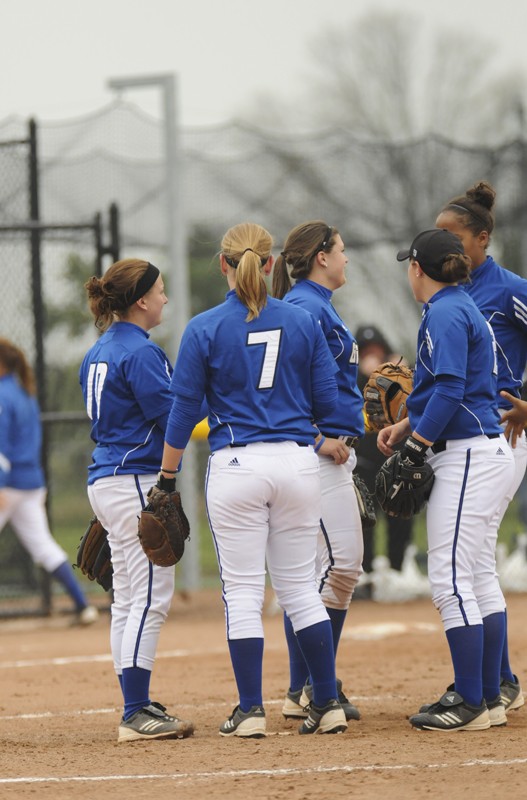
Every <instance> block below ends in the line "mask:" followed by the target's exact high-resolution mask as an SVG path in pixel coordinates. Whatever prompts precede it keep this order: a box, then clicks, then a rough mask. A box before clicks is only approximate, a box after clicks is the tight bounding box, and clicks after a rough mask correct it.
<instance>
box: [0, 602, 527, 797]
mask: <svg viewBox="0 0 527 800" xmlns="http://www.w3.org/2000/svg"><path fill="white" fill-rule="evenodd" d="M508 600H509V616H510V649H511V658H512V663H513V666H514V668H515V669H516V671H517V672H518V673H519V675H520V677H521V678H522V680H523V683H524V685H526V686H527V630H526V626H525V610H526V600H527V597H526V596H525V595H511V596H510V597H509V598H508ZM265 630H266V647H265V656H264V659H265V660H264V700H265V705H266V710H267V729H268V731H269V732H270V733H271V734H274V735H269V736H268V737H267V738H266V739H261V740H246V741H243V740H239V739H223V738H221V737H220V736H218V733H217V731H218V725H219V724H220V723H221V722H222V721H223V719H224V718H225V717H226V716H227V715H228V714H229V713H230V711H231V708H232V706H233V705H234V704H235V690H234V680H233V677H232V673H231V668H230V662H229V658H228V651H227V647H226V643H225V631H224V622H223V606H222V603H221V599H220V596H219V592H218V591H217V590H210V591H206V592H200V593H196V594H195V595H193V596H191V597H190V598H189V599H187V600H185V599H183V598H182V597H180V596H175V597H174V602H173V606H172V611H171V614H170V617H169V619H168V621H167V623H166V624H165V626H164V628H163V631H162V634H161V640H160V645H159V657H158V661H157V664H156V670H155V672H154V676H153V680H152V699H155V700H159V701H161V702H163V703H164V704H165V705H167V706H168V708H169V710H171V711H177V713H178V714H179V715H180V716H184V717H186V718H190V719H192V720H193V721H194V723H195V725H196V733H195V734H194V736H193V737H192V738H191V739H187V740H183V741H166V742H162V741H159V742H147V743H145V742H134V743H122V744H118V743H117V726H118V723H119V718H120V696H119V691H118V685H117V681H116V679H115V677H114V674H113V669H112V665H111V661H110V657H109V616H108V614H106V613H105V614H103V615H102V617H101V619H100V620H99V621H98V622H97V623H96V624H95V625H93V626H92V627H90V628H88V629H79V628H76V627H71V621H70V619H69V618H68V617H67V616H63V615H58V616H56V617H52V618H50V619H46V620H44V621H43V620H20V621H5V622H0V681H1V684H2V693H1V701H0V721H1V723H2V728H1V731H2V732H1V744H0V797H1V798H4V797H5V798H11V797H13V798H15V797H16V798H29V797H34V796H35V795H36V794H39V795H40V796H44V797H50V798H51V797H53V798H59V800H63V799H64V800H65V799H66V798H72V797H75V798H88V797H90V798H92V797H94V796H97V797H112V798H114V800H124V798H143V797H144V798H146V797H149V798H150V797H154V796H155V797H158V798H165V797H169V796H170V797H174V796H175V797H183V796H184V797H185V798H188V800H198V798H199V799H200V800H201V798H205V797H206V798H207V799H208V800H216V799H217V798H221V799H222V800H224V798H225V797H229V798H241V797H245V796H247V795H249V796H250V797H251V800H260V798H288V800H301V799H303V798H311V797H313V798H320V797H323V798H328V799H329V798H331V800H343V798H346V800H347V799H348V798H349V797H350V796H352V797H360V798H361V800H372V799H373V798H379V797H382V796H383V797H385V798H387V799H388V800H392V798H393V799H395V800H397V799H398V798H403V797H404V798H417V797H419V798H422V797H423V796H424V797H433V798H446V797H448V798H449V799H450V800H457V799H458V798H461V797H463V796H464V795H465V794H466V793H467V792H470V793H471V795H472V797H477V798H478V800H484V798H493V800H494V799H495V798H496V797H505V796H507V797H523V796H525V791H526V790H525V786H526V781H527V705H526V706H525V707H524V708H523V709H521V710H519V711H516V712H511V713H509V722H508V725H507V727H505V728H493V729H490V730H488V731H484V732H481V733H468V732H458V733H425V732H420V731H415V730H413V729H412V728H411V727H410V725H409V724H408V721H407V719H406V717H407V716H408V715H409V714H411V713H414V712H415V711H416V710H417V708H418V706H419V705H420V704H421V703H422V702H425V701H427V700H433V699H436V698H437V697H438V696H439V694H441V693H442V691H443V690H444V688H445V687H446V685H447V683H448V682H449V681H450V679H451V672H450V666H449V665H450V659H449V655H448V651H447V646H446V640H445V638H444V635H443V633H442V630H441V627H440V620H439V617H438V615H437V613H436V612H435V610H434V609H433V607H432V604H431V601H430V600H423V601H418V602H414V603H405V604H401V605H384V604H378V603H374V602H367V601H355V602H354V603H353V604H352V608H351V611H350V614H349V615H348V620H347V623H346V626H345V629H344V634H343V640H342V644H341V648H340V653H339V664H338V674H339V677H341V678H342V679H343V682H344V688H345V690H346V692H347V694H348V696H349V697H350V699H352V700H353V701H354V702H355V703H356V704H357V705H358V706H359V707H360V710H361V713H362V719H361V721H360V722H352V723H350V726H349V730H348V731H347V733H345V734H342V735H339V736H312V737H311V736H306V737H304V736H302V737H300V736H299V735H298V734H297V723H293V722H286V721H285V720H284V719H283V717H282V715H281V713H280V710H281V703H282V699H283V696H284V693H285V691H286V689H287V682H288V680H287V679H288V670H287V656H286V648H285V643H284V637H283V633H282V623H281V619H280V617H279V616H266V618H265Z"/></svg>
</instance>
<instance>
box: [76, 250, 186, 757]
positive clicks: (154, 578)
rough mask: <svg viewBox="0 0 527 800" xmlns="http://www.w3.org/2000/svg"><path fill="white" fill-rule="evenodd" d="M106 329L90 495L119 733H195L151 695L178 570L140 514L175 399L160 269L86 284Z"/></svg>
mask: <svg viewBox="0 0 527 800" xmlns="http://www.w3.org/2000/svg"><path fill="white" fill-rule="evenodd" d="M86 291H87V295H88V301H89V307H90V310H91V312H92V314H93V316H94V318H95V324H96V326H97V328H99V330H101V331H103V332H104V333H103V335H102V336H101V337H100V338H99V339H98V341H97V342H96V343H95V344H94V345H93V347H92V348H91V349H90V350H89V351H88V353H87V354H86V356H85V357H84V360H83V362H82V366H81V369H80V383H81V386H82V392H83V395H84V401H85V404H86V410H87V412H88V416H89V418H90V420H91V423H92V427H91V438H92V439H93V441H94V442H95V449H94V451H93V456H92V463H91V464H90V466H89V468H88V497H89V500H90V503H91V506H92V508H93V511H94V513H95V514H96V515H97V517H98V518H99V520H100V522H101V523H102V525H103V526H104V527H105V528H106V530H107V531H108V542H109V544H110V548H111V552H112V565H113V595H114V596H113V603H112V622H111V648H112V656H113V662H114V668H115V672H116V673H117V676H118V679H119V683H120V685H121V690H122V693H123V698H124V713H123V718H122V720H121V724H120V726H119V733H118V741H120V742H123V741H134V740H136V739H146V740H148V739H175V738H178V739H179V738H184V737H186V736H190V735H191V734H192V733H193V730H194V728H193V725H192V723H190V722H186V721H184V720H179V719H177V718H176V717H173V716H170V715H169V714H167V713H166V709H165V707H164V706H163V705H161V704H160V703H157V702H152V701H151V700H150V678H151V675H152V669H153V666H154V660H155V655H156V648H157V643H158V639H159V634H160V631H161V625H162V624H163V622H164V621H165V619H166V617H167V614H168V611H169V609H170V604H171V601H172V596H173V593H174V568H173V567H172V568H163V567H156V566H154V565H153V564H151V563H150V561H149V560H148V558H147V557H146V555H145V554H144V552H143V549H142V547H141V544H140V542H139V538H138V536H137V521H138V517H139V514H140V512H141V509H142V508H144V507H145V506H146V500H145V498H146V495H147V492H148V490H149V489H150V487H151V486H153V485H154V483H155V482H156V476H157V472H158V470H159V467H160V464H161V454H162V452H163V439H164V433H165V427H166V423H167V419H168V413H169V411H170V407H171V405H172V400H173V397H172V393H171V391H170V379H171V376H172V367H171V365H170V363H169V361H168V358H167V356H166V355H165V353H164V352H163V350H162V349H161V348H160V347H159V346H158V345H157V344H155V343H154V342H152V341H151V340H150V338H149V334H148V331H150V330H151V329H152V328H154V327H156V326H157V325H159V324H160V322H161V317H162V314H163V309H164V307H165V304H166V303H167V302H168V301H167V297H166V295H165V288H164V284H163V279H162V277H161V275H160V273H159V270H158V269H157V267H154V266H153V265H152V264H150V263H148V262H147V261H142V260H140V259H131V258H130V259H124V260H122V261H118V262H116V263H115V264H113V265H112V266H111V267H110V268H109V269H108V271H107V272H106V273H105V274H104V276H103V277H102V278H97V277H93V278H90V280H89V281H88V282H87V283H86Z"/></svg>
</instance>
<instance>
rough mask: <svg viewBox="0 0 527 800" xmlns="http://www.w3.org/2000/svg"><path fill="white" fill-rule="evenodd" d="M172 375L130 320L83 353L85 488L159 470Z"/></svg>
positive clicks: (157, 350)
mask: <svg viewBox="0 0 527 800" xmlns="http://www.w3.org/2000/svg"><path fill="white" fill-rule="evenodd" d="M171 376H172V367H171V365H170V363H169V361H168V359H167V357H166V355H165V353H164V352H163V350H162V349H161V348H160V347H159V345H157V344H155V342H152V341H150V339H149V336H148V333H147V332H146V331H145V330H143V329H142V328H140V327H139V326H138V325H134V324H133V323H130V322H116V323H114V324H113V325H112V326H111V327H110V328H109V329H108V330H107V331H106V333H104V334H103V335H102V336H101V337H100V339H99V340H98V341H97V342H96V343H95V344H94V345H93V347H92V348H91V350H89V351H88V353H87V354H86V356H85V357H84V360H83V362H82V365H81V368H80V374H79V378H80V383H81V386H82V393H83V395H84V402H85V404H86V410H87V412H88V416H89V418H90V419H91V421H92V428H91V438H92V439H93V441H94V442H95V443H96V447H95V450H94V451H93V456H92V458H93V463H92V464H90V466H89V467H88V484H91V483H93V482H94V481H96V480H97V479H98V478H103V477H106V476H108V475H125V474H138V475H145V474H149V473H152V472H157V471H158V469H159V467H160V466H161V456H162V454H163V441H164V432H165V428H166V423H167V419H168V414H169V412H170V408H171V406H172V402H173V399H174V398H173V395H172V393H171V391H170V380H171Z"/></svg>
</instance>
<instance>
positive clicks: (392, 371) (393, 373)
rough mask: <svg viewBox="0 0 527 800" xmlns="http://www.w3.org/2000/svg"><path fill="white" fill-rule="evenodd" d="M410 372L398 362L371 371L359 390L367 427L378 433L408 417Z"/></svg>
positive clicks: (411, 384) (411, 377)
mask: <svg viewBox="0 0 527 800" xmlns="http://www.w3.org/2000/svg"><path fill="white" fill-rule="evenodd" d="M413 374H414V373H413V370H412V369H410V367H407V366H406V365H405V364H401V362H400V361H399V362H398V363H397V364H394V363H393V362H391V361H387V362H386V363H384V364H380V365H379V366H378V367H377V368H376V369H374V370H373V372H372V373H371V375H370V377H369V378H368V381H367V382H366V385H365V386H364V390H363V395H364V409H365V411H366V414H367V417H368V423H369V427H370V428H371V430H373V431H376V432H378V431H380V430H382V428H386V426H387V425H394V424H395V423H396V422H399V420H401V419H405V417H407V416H408V412H407V409H406V398H407V397H408V395H409V394H410V392H411V391H412V387H413Z"/></svg>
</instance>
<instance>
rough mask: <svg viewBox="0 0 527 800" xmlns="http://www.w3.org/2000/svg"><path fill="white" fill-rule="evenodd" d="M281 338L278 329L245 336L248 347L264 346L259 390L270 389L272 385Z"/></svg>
mask: <svg viewBox="0 0 527 800" xmlns="http://www.w3.org/2000/svg"><path fill="white" fill-rule="evenodd" d="M281 336H282V331H281V330H280V329H277V330H274V331H258V332H257V333H250V334H249V335H248V336H247V344H248V345H254V344H264V345H265V354H264V359H263V364H262V372H261V374H260V381H259V383H258V388H259V389H271V388H272V386H273V384H274V376H275V372H276V362H277V360H278V351H279V349H280V337H281Z"/></svg>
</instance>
